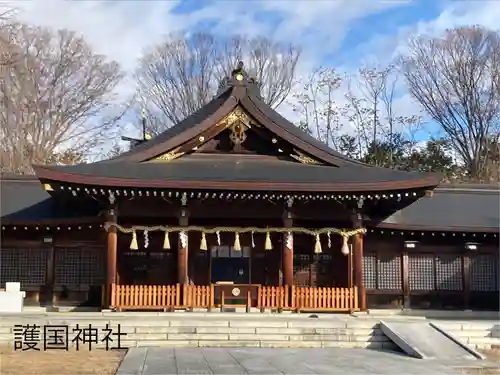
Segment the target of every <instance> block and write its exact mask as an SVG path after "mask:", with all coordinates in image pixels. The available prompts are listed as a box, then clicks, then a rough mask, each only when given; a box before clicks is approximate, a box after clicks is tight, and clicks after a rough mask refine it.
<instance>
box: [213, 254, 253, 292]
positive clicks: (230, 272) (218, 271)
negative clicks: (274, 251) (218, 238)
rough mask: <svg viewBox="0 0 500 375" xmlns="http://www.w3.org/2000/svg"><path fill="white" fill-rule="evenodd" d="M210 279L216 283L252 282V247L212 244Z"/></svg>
mask: <svg viewBox="0 0 500 375" xmlns="http://www.w3.org/2000/svg"><path fill="white" fill-rule="evenodd" d="M210 251H211V257H212V267H211V275H210V279H211V282H212V283H213V284H216V283H234V284H251V282H252V280H251V279H252V277H251V268H250V267H251V265H250V262H251V258H250V247H249V246H243V247H242V248H241V250H235V249H234V246H212V247H211V249H210Z"/></svg>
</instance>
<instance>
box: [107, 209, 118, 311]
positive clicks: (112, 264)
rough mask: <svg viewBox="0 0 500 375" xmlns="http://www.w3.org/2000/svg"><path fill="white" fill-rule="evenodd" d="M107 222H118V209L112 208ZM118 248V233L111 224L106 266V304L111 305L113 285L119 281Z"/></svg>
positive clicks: (108, 213) (108, 234)
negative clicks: (117, 268) (117, 266)
mask: <svg viewBox="0 0 500 375" xmlns="http://www.w3.org/2000/svg"><path fill="white" fill-rule="evenodd" d="M106 222H107V223H109V224H116V222H117V220H116V211H115V209H114V208H110V209H109V210H108V212H107V215H106ZM117 248H118V233H117V230H116V227H115V226H110V227H109V228H108V233H107V262H106V264H107V267H106V291H105V296H106V299H105V303H104V304H105V305H108V306H109V307H111V305H112V301H111V286H112V285H113V284H116V282H117V272H116V262H117Z"/></svg>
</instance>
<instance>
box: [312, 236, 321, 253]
mask: <svg viewBox="0 0 500 375" xmlns="http://www.w3.org/2000/svg"><path fill="white" fill-rule="evenodd" d="M322 251H323V250H322V249H321V240H320V239H319V234H317V235H316V244H315V245H314V253H315V254H321V252H322Z"/></svg>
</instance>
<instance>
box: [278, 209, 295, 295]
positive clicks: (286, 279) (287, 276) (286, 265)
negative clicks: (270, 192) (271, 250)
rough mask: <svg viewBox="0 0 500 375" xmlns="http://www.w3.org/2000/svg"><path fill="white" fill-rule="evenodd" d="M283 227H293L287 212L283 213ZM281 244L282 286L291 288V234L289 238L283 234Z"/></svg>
mask: <svg viewBox="0 0 500 375" xmlns="http://www.w3.org/2000/svg"><path fill="white" fill-rule="evenodd" d="M289 216H290V217H289ZM283 226H284V227H285V228H292V227H293V219H292V218H291V214H290V212H289V211H288V210H287V211H286V212H285V218H284V219H283ZM289 237H290V238H289ZM281 243H282V249H281V250H282V256H281V267H282V271H283V285H284V286H293V233H290V236H289V234H288V233H283V239H282V241H281Z"/></svg>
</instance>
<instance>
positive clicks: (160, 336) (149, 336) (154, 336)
mask: <svg viewBox="0 0 500 375" xmlns="http://www.w3.org/2000/svg"><path fill="white" fill-rule="evenodd" d="M125 337H127V339H129V340H136V341H142V340H157V341H158V340H166V339H167V334H166V333H130V334H128V335H127V336H125Z"/></svg>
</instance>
